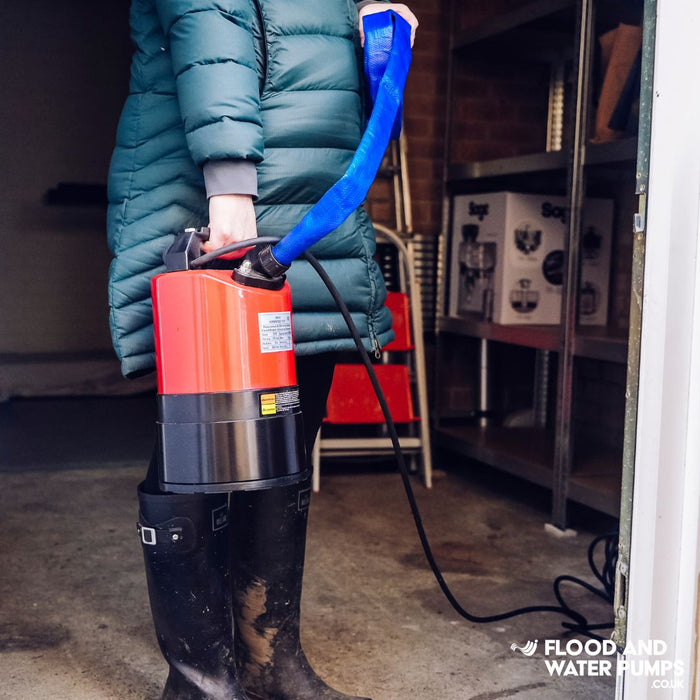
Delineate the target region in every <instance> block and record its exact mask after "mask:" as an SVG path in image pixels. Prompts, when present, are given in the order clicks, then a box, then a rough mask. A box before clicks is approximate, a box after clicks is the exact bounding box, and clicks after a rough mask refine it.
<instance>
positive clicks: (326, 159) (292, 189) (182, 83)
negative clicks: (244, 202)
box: [107, 0, 391, 376]
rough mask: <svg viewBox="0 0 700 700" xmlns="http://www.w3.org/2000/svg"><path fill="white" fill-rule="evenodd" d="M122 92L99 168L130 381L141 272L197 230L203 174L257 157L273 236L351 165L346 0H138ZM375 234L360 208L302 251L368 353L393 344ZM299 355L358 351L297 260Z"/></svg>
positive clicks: (144, 348) (264, 222) (147, 364)
mask: <svg viewBox="0 0 700 700" xmlns="http://www.w3.org/2000/svg"><path fill="white" fill-rule="evenodd" d="M131 28H132V39H133V41H134V43H135V45H136V52H135V54H134V57H133V61H132V68H131V83H130V90H129V96H128V98H127V100H126V104H125V106H124V109H123V112H122V115H121V118H120V121H119V128H118V132H117V145H116V148H115V150H114V154H113V156H112V162H111V165H110V173H109V209H108V221H107V228H108V238H109V245H110V248H111V250H112V252H113V254H114V259H113V262H112V265H111V268H110V290H109V292H110V293H109V302H110V325H111V329H112V337H113V340H114V345H115V349H116V351H117V354H118V356H119V357H120V359H121V362H122V371H123V373H124V374H125V375H127V376H128V375H135V374H139V373H143V372H145V371H148V370H150V369H152V368H153V366H154V348H153V327H152V313H151V302H150V280H151V277H152V276H153V275H154V274H156V273H159V272H162V271H163V266H162V254H163V251H164V250H165V248H166V247H167V246H168V245H169V244H170V242H171V241H172V236H173V234H175V233H177V232H179V231H181V230H182V229H184V228H187V227H192V226H194V227H198V226H203V225H206V223H207V221H208V206H207V200H206V194H205V187H204V179H203V174H202V168H203V166H204V165H205V164H206V163H207V162H208V161H217V160H224V159H244V160H247V161H250V162H252V163H254V164H256V167H257V173H258V195H259V196H258V199H257V200H256V214H257V221H258V234H259V235H261V236H282V235H285V234H286V233H288V232H289V231H290V230H291V229H292V228H293V227H294V225H295V224H296V223H297V222H298V221H299V220H300V219H301V218H302V216H303V215H304V213H305V212H306V211H307V210H308V209H309V208H310V207H311V206H312V205H313V204H314V203H315V202H316V201H317V200H318V199H319V198H320V197H321V195H322V194H323V193H324V192H325V191H326V190H327V189H328V188H329V187H330V186H331V185H332V184H333V183H334V182H335V181H336V180H338V179H339V178H340V177H341V175H342V174H343V173H344V172H345V169H346V167H347V165H348V164H349V162H350V160H351V158H352V156H353V153H354V151H355V149H356V148H357V145H358V143H359V141H360V138H361V135H362V128H363V119H364V114H363V82H362V75H361V71H360V68H359V66H361V61H360V60H359V58H360V55H359V43H358V39H357V10H356V7H355V3H354V2H352V1H351V0H305V1H304V2H290V1H289V0H256V1H253V0H218V1H205V0H133V2H132V7H131ZM374 250H375V243H374V232H373V229H372V225H371V222H370V221H369V219H368V217H367V214H366V213H365V211H364V209H362V208H358V209H357V210H356V211H355V212H354V213H353V214H352V215H351V216H350V217H349V218H348V219H347V220H346V221H345V222H344V223H343V224H342V225H341V226H340V227H339V228H338V229H336V230H335V231H334V232H332V233H331V234H329V235H328V236H327V237H326V238H324V239H323V240H321V241H320V242H319V243H317V244H316V245H315V246H314V247H313V248H312V250H311V252H313V253H314V254H315V255H316V256H317V257H318V258H319V259H320V260H321V261H322V262H323V264H324V266H325V268H326V269H327V271H328V272H329V274H330V276H331V278H332V279H333V281H334V282H335V284H336V285H337V286H338V288H339V289H340V291H341V294H342V295H343V297H344V298H345V300H346V302H347V303H348V306H349V308H350V310H351V312H352V315H353V318H354V320H355V323H356V324H357V326H358V328H359V330H360V332H361V334H362V336H363V338H364V339H365V343H366V345H367V347H369V348H372V347H377V346H381V345H384V344H385V343H386V342H388V340H390V339H391V330H390V327H391V315H390V313H389V312H388V310H387V309H386V308H385V307H384V300H385V296H386V290H385V287H384V282H383V279H382V276H381V272H380V270H379V268H378V266H377V264H376V263H375V262H374V260H373V257H372V256H373V254H374ZM288 279H289V282H290V285H291V288H292V299H293V309H294V314H293V324H294V338H295V349H296V351H297V353H298V354H311V353H319V352H325V351H330V350H344V349H350V348H352V347H353V343H352V340H351V338H350V334H349V332H348V330H347V328H346V327H345V323H344V322H343V320H342V318H341V316H340V314H339V313H338V312H337V310H336V309H335V305H334V303H333V300H332V299H331V297H330V295H329V294H328V292H327V291H326V290H325V287H323V285H322V283H321V281H320V280H319V279H318V278H317V277H316V273H315V272H313V270H311V269H310V268H309V266H308V263H306V262H305V261H296V262H294V264H293V265H292V268H291V269H290V271H289V273H288Z"/></svg>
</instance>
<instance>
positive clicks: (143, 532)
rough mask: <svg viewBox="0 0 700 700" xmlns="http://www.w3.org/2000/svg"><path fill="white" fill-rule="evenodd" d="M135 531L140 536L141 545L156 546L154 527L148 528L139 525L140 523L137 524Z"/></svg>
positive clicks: (156, 539)
mask: <svg viewBox="0 0 700 700" xmlns="http://www.w3.org/2000/svg"><path fill="white" fill-rule="evenodd" d="M136 529H137V530H138V533H139V535H140V536H141V542H143V544H148V545H155V544H157V542H158V537H157V536H156V529H155V528H154V527H148V526H146V525H141V523H137V524H136Z"/></svg>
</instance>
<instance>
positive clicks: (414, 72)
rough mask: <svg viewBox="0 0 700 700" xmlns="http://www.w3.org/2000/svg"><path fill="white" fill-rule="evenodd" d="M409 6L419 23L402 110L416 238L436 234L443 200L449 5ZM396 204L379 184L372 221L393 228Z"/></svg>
mask: <svg viewBox="0 0 700 700" xmlns="http://www.w3.org/2000/svg"><path fill="white" fill-rule="evenodd" d="M407 4H408V5H409V7H410V8H411V9H412V10H413V12H414V13H415V14H416V16H417V17H418V21H419V22H420V26H419V28H418V32H417V36H416V42H415V45H414V47H413V61H412V64H411V72H410V74H409V76H408V82H407V84H406V91H405V105H404V133H405V134H406V139H407V148H408V168H409V178H410V183H411V199H412V212H413V220H414V225H413V228H414V230H415V231H416V232H418V233H424V234H437V233H439V231H440V215H441V214H440V212H441V200H442V164H443V151H444V144H443V140H444V131H445V129H444V125H445V96H446V88H447V80H446V71H447V57H448V42H449V7H448V6H449V2H448V0H437V1H430V0H414V1H413V2H409V3H407ZM393 201H394V200H393V190H392V186H391V182H390V181H389V180H382V179H379V180H378V181H377V182H375V184H374V186H373V187H372V190H371V191H370V195H369V199H368V206H369V211H370V214H371V216H372V218H373V219H375V220H376V221H378V222H380V223H384V224H386V225H388V226H394V225H395V220H394V204H393Z"/></svg>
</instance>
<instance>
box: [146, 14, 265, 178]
mask: <svg viewBox="0 0 700 700" xmlns="http://www.w3.org/2000/svg"><path fill="white" fill-rule="evenodd" d="M156 9H157V11H158V15H159V18H160V21H161V24H162V26H163V31H164V33H165V36H166V38H167V40H168V45H169V48H170V54H171V56H172V63H173V71H174V74H175V84H176V89H177V96H178V100H179V103H180V111H181V113H182V119H183V123H184V127H185V134H186V137H187V143H188V146H189V149H190V153H191V154H192V158H193V159H194V161H195V162H196V163H197V164H199V165H200V166H203V165H204V164H205V163H206V162H207V161H210V160H221V159H242V160H248V161H251V162H252V163H258V162H260V161H261V160H262V156H263V135H262V123H261V118H260V98H259V88H258V75H257V70H256V57H255V46H254V39H253V22H254V21H256V13H255V9H254V6H253V3H252V1H251V0H218V1H214V0H156Z"/></svg>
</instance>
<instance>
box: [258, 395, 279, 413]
mask: <svg viewBox="0 0 700 700" xmlns="http://www.w3.org/2000/svg"><path fill="white" fill-rule="evenodd" d="M260 413H261V414H262V415H263V416H274V415H275V414H276V413H277V402H276V401H275V394H260Z"/></svg>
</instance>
